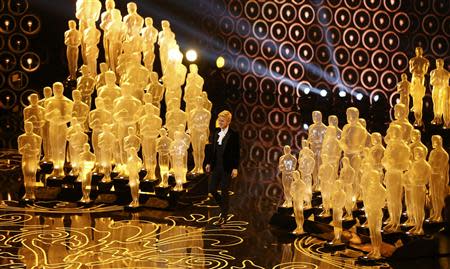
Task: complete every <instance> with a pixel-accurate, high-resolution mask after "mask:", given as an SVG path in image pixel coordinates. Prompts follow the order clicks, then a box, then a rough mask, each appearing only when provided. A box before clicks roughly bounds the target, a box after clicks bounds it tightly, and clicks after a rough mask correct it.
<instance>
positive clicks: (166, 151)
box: [156, 128, 172, 188]
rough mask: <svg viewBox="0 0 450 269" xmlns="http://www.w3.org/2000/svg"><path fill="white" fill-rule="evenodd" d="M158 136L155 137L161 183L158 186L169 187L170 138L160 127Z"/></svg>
mask: <svg viewBox="0 0 450 269" xmlns="http://www.w3.org/2000/svg"><path fill="white" fill-rule="evenodd" d="M159 135H160V137H159V138H158V139H156V151H157V152H158V164H159V174H160V175H161V183H160V184H159V187H162V188H167V187H169V162H170V144H171V143H172V139H170V138H169V137H168V136H167V131H166V129H164V128H161V129H160V131H159Z"/></svg>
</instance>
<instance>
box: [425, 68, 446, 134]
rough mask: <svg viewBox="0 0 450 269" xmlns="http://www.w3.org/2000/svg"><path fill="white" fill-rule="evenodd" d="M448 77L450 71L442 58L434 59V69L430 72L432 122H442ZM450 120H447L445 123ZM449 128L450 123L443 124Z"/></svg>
mask: <svg viewBox="0 0 450 269" xmlns="http://www.w3.org/2000/svg"><path fill="white" fill-rule="evenodd" d="M449 79H450V72H448V71H447V70H445V68H444V60H442V59H437V60H436V69H434V70H433V71H431V73H430V84H431V86H433V91H432V95H431V96H432V98H433V111H434V119H433V120H432V121H431V123H432V124H442V116H443V115H444V108H445V109H446V111H448V110H449V108H446V107H445V106H448V105H449V103H448V96H449V95H448V80H449ZM449 123H450V122H448V121H447V124H449ZM445 127H446V128H449V127H450V125H445Z"/></svg>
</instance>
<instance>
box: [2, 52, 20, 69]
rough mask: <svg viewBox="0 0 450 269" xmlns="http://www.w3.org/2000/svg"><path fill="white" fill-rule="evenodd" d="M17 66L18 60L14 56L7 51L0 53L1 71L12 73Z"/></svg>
mask: <svg viewBox="0 0 450 269" xmlns="http://www.w3.org/2000/svg"><path fill="white" fill-rule="evenodd" d="M16 65H17V59H16V56H15V55H14V54H12V53H11V52H9V51H7V50H4V51H2V52H0V71H2V72H10V71H12V70H14V68H16Z"/></svg>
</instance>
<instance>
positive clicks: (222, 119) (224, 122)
mask: <svg viewBox="0 0 450 269" xmlns="http://www.w3.org/2000/svg"><path fill="white" fill-rule="evenodd" d="M217 123H218V124H219V128H220V129H225V128H227V127H228V125H229V124H230V122H229V121H228V119H227V118H226V117H219V118H218V119H217Z"/></svg>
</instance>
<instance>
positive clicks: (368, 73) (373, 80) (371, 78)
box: [361, 68, 378, 90]
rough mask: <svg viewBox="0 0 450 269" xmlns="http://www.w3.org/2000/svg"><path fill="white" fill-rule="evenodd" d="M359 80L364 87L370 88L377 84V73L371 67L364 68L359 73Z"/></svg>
mask: <svg viewBox="0 0 450 269" xmlns="http://www.w3.org/2000/svg"><path fill="white" fill-rule="evenodd" d="M361 82H362V85H363V86H364V89H368V90H372V89H374V88H375V87H376V86H377V84H378V73H377V71H376V70H374V69H372V68H368V69H365V70H364V71H363V72H362V74H361Z"/></svg>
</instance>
